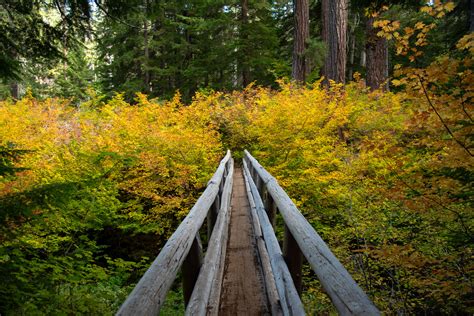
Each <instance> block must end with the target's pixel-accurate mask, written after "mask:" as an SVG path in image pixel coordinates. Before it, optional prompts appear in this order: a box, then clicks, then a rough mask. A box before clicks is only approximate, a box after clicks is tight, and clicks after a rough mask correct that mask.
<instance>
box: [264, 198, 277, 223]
mask: <svg viewBox="0 0 474 316" xmlns="http://www.w3.org/2000/svg"><path fill="white" fill-rule="evenodd" d="M265 210H266V211H267V215H268V219H269V220H270V223H271V224H272V227H273V228H275V222H276V213H277V206H276V203H275V201H274V200H273V197H272V195H271V194H270V193H268V191H267V199H266V201H265Z"/></svg>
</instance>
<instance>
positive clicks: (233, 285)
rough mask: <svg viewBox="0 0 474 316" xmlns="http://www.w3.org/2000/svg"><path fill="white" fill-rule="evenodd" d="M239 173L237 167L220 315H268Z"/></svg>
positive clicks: (242, 181)
mask: <svg viewBox="0 0 474 316" xmlns="http://www.w3.org/2000/svg"><path fill="white" fill-rule="evenodd" d="M257 251H258V250H257V246H256V242H255V238H254V232H253V227H252V222H251V214H250V204H249V200H248V196H247V191H246V189H245V183H244V178H243V174H242V169H241V168H238V167H236V168H235V172H234V183H233V190H232V204H231V218H230V229H229V240H228V242H227V253H226V259H225V270H224V278H223V282H222V290H221V297H220V306H219V315H270V312H269V307H268V303H267V298H266V295H265V285H264V280H263V274H262V270H261V269H262V268H261V266H260V264H259V263H258V257H257V256H258V254H257Z"/></svg>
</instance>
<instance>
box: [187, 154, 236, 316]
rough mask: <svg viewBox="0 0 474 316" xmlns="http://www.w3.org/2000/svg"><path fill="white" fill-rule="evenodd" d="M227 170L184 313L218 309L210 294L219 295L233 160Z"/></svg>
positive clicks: (203, 313) (227, 226) (192, 313)
mask: <svg viewBox="0 0 474 316" xmlns="http://www.w3.org/2000/svg"><path fill="white" fill-rule="evenodd" d="M229 167H230V168H229V171H228V175H227V177H226V181H225V185H224V189H223V191H222V201H221V209H220V210H219V215H218V216H217V221H216V225H215V226H214V230H213V232H212V235H211V239H210V240H209V244H208V247H207V252H206V256H205V258H204V264H203V266H202V268H201V272H200V273H199V277H198V279H197V281H196V285H195V287H194V291H193V294H192V296H191V299H190V300H189V303H188V306H187V308H186V315H206V313H207V312H208V310H218V309H219V302H218V299H217V302H216V300H213V301H212V305H209V302H210V299H211V294H212V295H213V298H214V296H217V297H219V294H220V286H221V283H222V273H223V269H224V264H223V262H224V261H223V260H222V258H224V259H225V251H226V247H227V238H228V229H229V222H230V201H231V195H232V183H233V174H234V168H233V160H232V159H231V160H230V164H229Z"/></svg>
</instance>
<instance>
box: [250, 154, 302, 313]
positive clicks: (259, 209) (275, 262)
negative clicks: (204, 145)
mask: <svg viewBox="0 0 474 316" xmlns="http://www.w3.org/2000/svg"><path fill="white" fill-rule="evenodd" d="M243 165H244V177H245V183H246V185H248V186H249V191H250V192H251V195H249V200H250V199H251V201H253V203H254V204H255V210H256V213H257V216H258V219H259V221H260V227H261V229H262V235H263V238H264V241H265V246H266V249H267V252H268V256H269V258H270V264H271V267H272V272H273V275H274V278H275V285H276V288H277V291H278V295H279V298H280V302H281V307H282V312H283V315H304V314H305V312H304V308H303V304H302V303H301V299H300V297H299V295H298V292H297V291H296V288H295V285H294V283H293V280H292V278H291V274H290V271H289V270H288V267H287V265H286V263H285V260H284V259H283V254H282V252H281V248H280V245H279V243H278V240H277V238H276V236H275V232H274V230H273V227H272V225H271V223H270V220H269V219H268V216H267V213H266V212H265V208H264V206H263V202H262V199H261V197H260V195H259V192H258V189H257V186H256V185H255V183H254V182H253V180H252V178H251V175H250V172H249V170H248V167H247V163H246V162H245V161H244V162H243ZM251 203H252V202H251Z"/></svg>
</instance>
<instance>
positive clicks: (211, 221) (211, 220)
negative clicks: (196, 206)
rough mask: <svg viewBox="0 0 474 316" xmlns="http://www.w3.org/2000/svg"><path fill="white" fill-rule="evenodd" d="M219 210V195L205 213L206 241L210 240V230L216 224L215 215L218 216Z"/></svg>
mask: <svg viewBox="0 0 474 316" xmlns="http://www.w3.org/2000/svg"><path fill="white" fill-rule="evenodd" d="M220 208H221V196H220V194H217V195H216V199H215V200H214V203H212V205H211V209H210V210H209V212H207V240H208V241H209V240H210V239H211V235H212V230H213V229H214V225H215V224H216V220H217V215H219V210H220Z"/></svg>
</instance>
